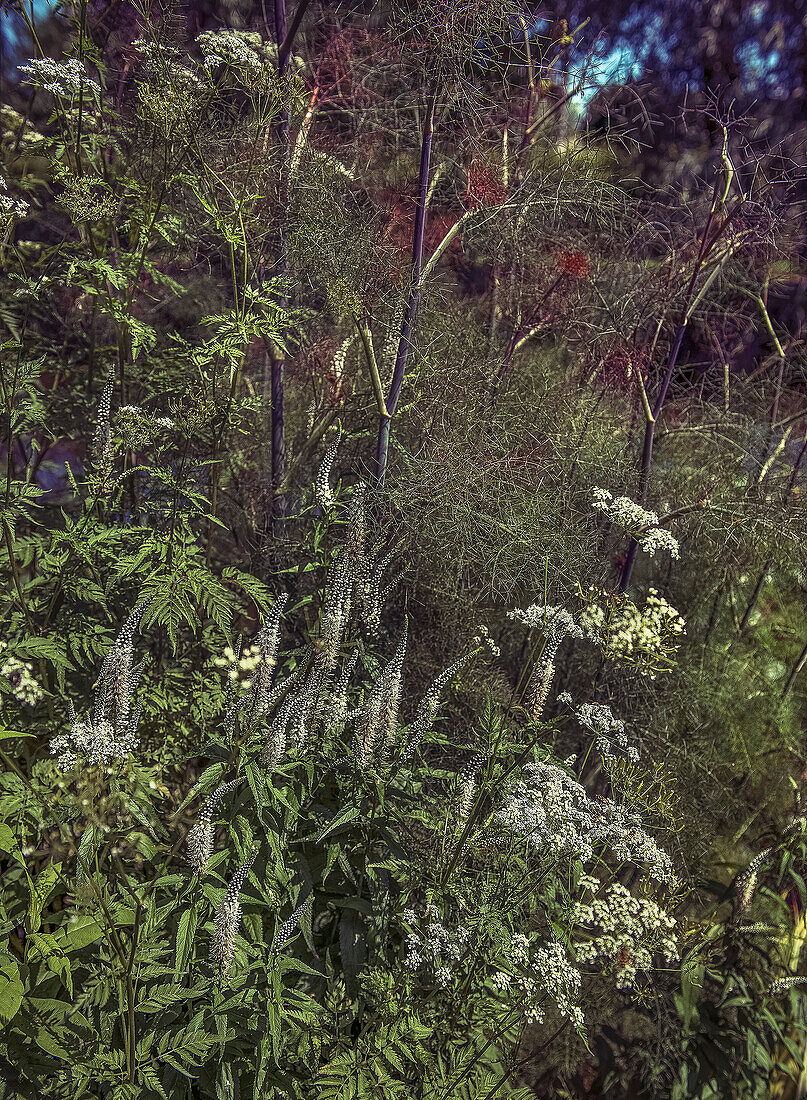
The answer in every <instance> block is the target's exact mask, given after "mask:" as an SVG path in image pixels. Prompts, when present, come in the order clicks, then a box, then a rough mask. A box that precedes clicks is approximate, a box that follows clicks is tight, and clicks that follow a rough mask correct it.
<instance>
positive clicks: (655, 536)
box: [638, 527, 680, 560]
mask: <svg viewBox="0 0 807 1100" xmlns="http://www.w3.org/2000/svg"><path fill="white" fill-rule="evenodd" d="M638 542H639V545H640V546H641V548H642V549H643V550H644V552H645V553H646V554H648V555H649V556H650V557H651V558H652V557H653V555H654V554H655V553H656V551H657V550H666V551H667V553H668V554H669V555H670V557H671V558H675V559H676V560H677V559H678V557H679V556H680V555H679V546H678V539H677V538H675V536H674V535H671V534H670V532H669V531H665V530H664V528H663V527H654V528H653V529H652V530H650V531H646V532H645V534H643V535H642V537H641V538H640V539H639V540H638Z"/></svg>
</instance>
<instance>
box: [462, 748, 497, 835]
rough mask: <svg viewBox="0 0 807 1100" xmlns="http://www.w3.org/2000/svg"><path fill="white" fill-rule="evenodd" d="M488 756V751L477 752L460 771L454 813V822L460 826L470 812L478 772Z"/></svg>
mask: <svg viewBox="0 0 807 1100" xmlns="http://www.w3.org/2000/svg"><path fill="white" fill-rule="evenodd" d="M488 756H489V753H479V754H477V755H476V756H473V757H471V759H470V760H469V761H468V763H467V764H466V765H465V767H464V768H463V769H462V771H461V772H460V775H459V783H458V786H457V798H456V804H455V814H454V818H455V823H456V824H458V825H460V826H461V825H464V824H465V822H466V821H467V820H468V814H469V813H470V812H471V806H472V805H473V800H474V795H475V794H476V788H477V784H478V782H479V773H480V772H481V771H482V768H483V767H484V766H485V764H486V763H487V760H488Z"/></svg>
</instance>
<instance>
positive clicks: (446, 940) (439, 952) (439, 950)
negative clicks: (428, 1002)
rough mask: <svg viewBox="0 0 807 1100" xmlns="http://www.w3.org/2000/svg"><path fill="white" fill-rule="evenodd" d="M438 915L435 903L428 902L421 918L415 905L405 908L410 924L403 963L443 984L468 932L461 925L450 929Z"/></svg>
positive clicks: (465, 940) (453, 965) (468, 936)
mask: <svg viewBox="0 0 807 1100" xmlns="http://www.w3.org/2000/svg"><path fill="white" fill-rule="evenodd" d="M439 916H440V914H439V912H438V910H437V908H436V907H435V906H434V905H427V906H426V910H425V912H424V914H423V916H422V917H421V918H420V919H419V918H418V916H417V914H416V913H415V911H414V909H404V912H403V919H404V921H405V922H406V923H407V924H409V925H411V926H413V930H412V931H411V932H409V933H407V935H406V938H405V943H406V958H405V959H404V966H405V967H406V968H407V970H411V971H413V972H417V971H418V970H423V971H425V972H426V973H427V974H433V975H434V979H435V981H436V982H437V984H438V985H440V986H442V987H443V988H445V987H446V986H448V985H450V983H451V972H452V970H453V968H454V967H456V964H457V963H458V962H459V960H460V959H461V958H462V955H463V952H464V951H465V948H466V947H467V945H468V940H469V938H470V932H469V931H468V929H467V928H465V927H464V926H463V925H458V926H457V927H456V928H455V929H453V930H449V929H448V928H446V927H445V926H444V925H443V924H442V923H441V922H440V920H439Z"/></svg>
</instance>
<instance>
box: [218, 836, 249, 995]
mask: <svg viewBox="0 0 807 1100" xmlns="http://www.w3.org/2000/svg"><path fill="white" fill-rule="evenodd" d="M256 855H257V851H256V850H253V852H252V853H251V855H249V856H248V857H247V859H246V860H245V862H244V863H243V864H242V865H241V866H240V867H239V869H238V870H237V871H236V873H235V874H234V875H233V877H232V879H231V880H230V885H229V886H228V887H227V893H226V894H225V895H224V898H223V900H222V903H221V905H220V906H219V908H218V910H217V912H216V916H215V918H214V924H215V932H214V933H213V939H212V941H211V944H210V961H211V962H212V964H213V966H214V968H215V970H216V974H217V977H218V978H219V979H220V980H223V979H224V978H226V977H227V974H228V972H229V969H230V965H231V963H232V961H233V953H234V951H235V938H236V936H237V935H238V926H239V924H240V923H241V904H240V902H239V900H238V896H239V894H240V893H241V887H242V886H243V884H244V879H245V878H246V877H247V875H248V874H249V869H250V867H251V866H252V864H253V863H254V862H255V856H256Z"/></svg>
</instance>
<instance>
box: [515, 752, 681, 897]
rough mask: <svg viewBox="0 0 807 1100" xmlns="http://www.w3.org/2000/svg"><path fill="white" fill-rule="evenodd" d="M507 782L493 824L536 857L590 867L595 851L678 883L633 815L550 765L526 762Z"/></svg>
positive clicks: (664, 856)
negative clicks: (524, 843)
mask: <svg viewBox="0 0 807 1100" xmlns="http://www.w3.org/2000/svg"><path fill="white" fill-rule="evenodd" d="M522 775H523V777H524V778H522V779H517V780H514V781H512V782H511V783H510V785H509V787H508V789H507V791H506V793H505V797H504V801H503V803H502V806H501V808H500V809H499V810H498V811H497V813H496V814H495V815H494V821H495V823H496V824H497V825H499V826H500V827H502V828H506V829H509V830H512V831H513V832H515V833H516V834H518V835H519V836H521V837H523V838H524V839H525V840H526V841H527V843H529V844H530V845H531V846H532V847H533V848H534V849H535V850H536V853H537V854H539V855H541V856H548V857H551V858H553V859H560V858H563V857H565V858H568V859H579V860H580V862H581V863H583V864H585V863H589V862H590V861H591V860H592V859H593V857H594V853H595V850H596V849H597V848H604V847H607V848H610V849H611V850H612V851H613V852H614V854H615V855H616V856H617V858H618V859H619V860H621V861H626V862H627V861H629V862H631V863H637V864H641V865H643V866H644V867H645V869H646V871H647V872H648V874H649V875H651V877H653V878H654V879H656V880H657V881H659V882H669V883H674V882H675V881H676V878H675V874H674V872H673V868H672V863H671V861H670V857H669V856H668V855H667V853H666V852H664V851H662V849H661V848H659V846H658V844H657V843H656V842H655V840H654V839H653V838H652V837H651V836H650V835H649V834H648V833H647V832H646V831H645V829H644V828H643V825H642V821H641V818H640V817H639V815H638V814H637V813H634V812H632V811H630V810H626V809H624V808H623V807H621V806H618V805H617V804H616V803H615V802H613V801H612V800H610V799H608V798H602V797H598V798H590V797H589V795H588V792H587V791H586V789H585V787H583V785H582V784H581V783H579V782H578V781H577V780H576V779H575V778H574V777H573V776H571V775H569V774H568V773H567V772H565V771H564V770H563V769H562V768H559V767H557V766H556V765H554V764H527V765H525V766H524V768H522Z"/></svg>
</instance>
